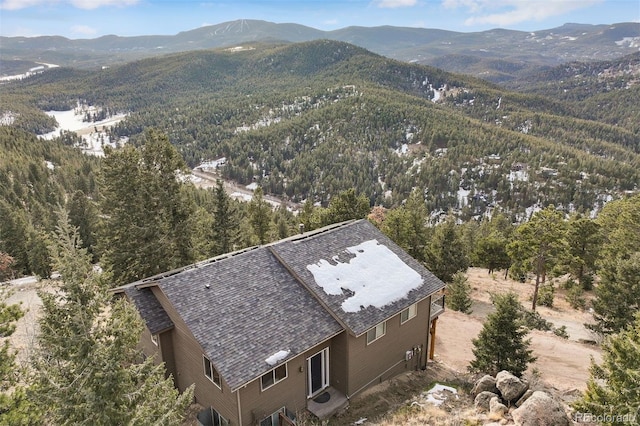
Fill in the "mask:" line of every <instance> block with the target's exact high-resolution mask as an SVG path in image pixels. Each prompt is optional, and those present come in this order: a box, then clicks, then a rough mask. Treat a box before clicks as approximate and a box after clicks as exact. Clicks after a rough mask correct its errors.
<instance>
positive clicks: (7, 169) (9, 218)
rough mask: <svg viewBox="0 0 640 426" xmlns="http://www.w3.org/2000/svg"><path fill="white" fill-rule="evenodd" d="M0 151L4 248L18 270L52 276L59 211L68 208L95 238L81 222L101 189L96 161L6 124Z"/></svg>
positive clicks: (0, 239)
mask: <svg viewBox="0 0 640 426" xmlns="http://www.w3.org/2000/svg"><path fill="white" fill-rule="evenodd" d="M0 153H1V155H0V217H1V218H2V219H1V220H0V222H1V223H0V252H4V253H9V254H10V255H11V256H12V257H13V260H14V263H13V269H14V270H15V271H17V272H18V273H33V274H38V275H40V276H46V277H48V276H49V274H50V273H51V265H50V259H49V255H48V244H49V233H50V232H51V231H53V228H54V226H55V224H56V222H57V218H56V215H55V212H56V211H57V210H59V209H60V208H66V207H69V208H70V209H71V220H72V223H73V224H74V225H75V226H79V227H81V230H82V231H81V232H83V233H82V236H83V239H84V240H85V242H86V243H87V244H88V245H91V244H92V243H93V241H92V239H91V238H90V236H89V235H88V234H87V233H85V232H84V231H86V230H87V227H86V226H84V225H83V224H86V223H87V222H91V221H92V220H95V219H96V217H95V215H96V214H97V213H96V212H95V211H92V210H91V209H90V201H89V200H90V199H91V198H94V197H95V195H96V194H97V182H96V171H97V166H98V161H97V160H96V158H94V157H87V156H86V155H84V154H82V153H81V152H80V151H79V150H77V149H74V148H72V147H69V146H64V145H63V144H61V143H60V142H57V141H53V142H52V141H43V140H40V139H38V138H36V137H35V136H34V135H32V134H30V133H27V132H24V131H22V130H18V129H14V128H11V127H8V126H1V127H0Z"/></svg>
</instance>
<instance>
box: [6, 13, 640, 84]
mask: <svg viewBox="0 0 640 426" xmlns="http://www.w3.org/2000/svg"><path fill="white" fill-rule="evenodd" d="M317 39H329V40H336V41H344V42H348V43H351V44H355V45H357V46H360V47H363V48H365V49H367V50H370V51H372V52H375V53H378V54H381V55H383V56H387V57H390V58H392V59H398V60H401V61H405V62H417V63H421V64H424V65H434V66H439V65H440V66H443V65H445V66H447V68H445V69H446V70H447V71H453V72H458V73H460V72H462V73H467V74H472V75H475V76H478V77H481V78H484V79H487V80H490V81H494V82H503V81H509V80H512V79H513V78H515V77H516V76H518V75H523V74H525V73H530V72H531V70H532V69H536V68H541V67H548V66H554V65H558V64H560V63H564V62H570V61H573V60H603V59H611V58H616V57H619V56H623V55H625V54H629V53H633V52H636V51H638V47H640V23H633V22H627V23H617V24H612V25H604V24H603V25H590V24H565V25H563V26H561V27H557V28H552V29H547V30H540V31H536V32H524V31H515V30H504V29H492V30H487V31H482V32H470V33H462V32H455V31H448V30H440V29H425V28H412V27H395V26H378V27H360V26H350V27H345V28H341V29H337V30H332V31H323V30H318V29H315V28H311V27H307V26H304V25H300V24H295V23H284V24H280V23H273V22H268V21H260V20H243V19H240V20H236V21H229V22H223V23H219V24H216V25H210V26H206V27H201V28H197V29H193V30H188V31H182V32H180V33H178V34H176V35H157V36H153V35H148V36H135V37H120V36H114V35H107V36H102V37H98V38H95V39H67V38H65V37H60V36H43V37H33V38H29V37H0V56H1V57H2V58H4V61H8V60H25V59H28V60H32V61H35V62H37V61H41V62H42V61H46V62H50V63H57V64H58V65H64V66H74V67H81V68H97V67H101V66H110V65H114V64H116V63H124V62H129V61H131V60H135V59H141V58H143V57H149V56H155V55H158V54H166V53H178V52H183V51H189V50H199V49H210V48H220V47H232V46H237V45H239V44H243V43H250V42H260V41H268V42H275V41H280V42H289V43H297V42H303V41H311V40H317ZM451 55H466V56H470V57H474V58H477V59H478V61H477V63H476V64H475V66H474V67H472V68H471V69H466V68H464V64H456V63H452V62H446V61H444V60H443V58H446V57H450V56H451ZM496 61H501V62H496ZM505 68H507V69H508V68H513V69H512V70H507V71H505V70H504V69H505ZM0 73H1V71H0Z"/></svg>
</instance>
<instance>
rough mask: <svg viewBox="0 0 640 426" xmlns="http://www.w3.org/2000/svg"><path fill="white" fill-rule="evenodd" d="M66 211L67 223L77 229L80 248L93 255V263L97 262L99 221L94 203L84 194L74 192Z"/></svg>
mask: <svg viewBox="0 0 640 426" xmlns="http://www.w3.org/2000/svg"><path fill="white" fill-rule="evenodd" d="M68 210H69V221H70V223H71V225H72V226H73V227H75V228H78V234H79V237H80V239H81V241H82V246H83V247H84V248H86V249H87V251H88V252H89V253H91V254H92V255H93V260H94V261H95V260H97V256H96V253H95V245H96V233H97V231H98V223H99V220H98V211H97V208H96V206H95V203H94V202H93V201H92V200H90V199H89V197H87V195H86V194H85V193H84V192H82V191H76V192H75V193H74V194H73V197H72V198H71V202H70V203H69V207H68Z"/></svg>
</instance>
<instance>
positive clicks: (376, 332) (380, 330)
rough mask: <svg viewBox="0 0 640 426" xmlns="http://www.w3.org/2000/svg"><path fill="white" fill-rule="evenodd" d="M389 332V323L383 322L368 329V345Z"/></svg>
mask: <svg viewBox="0 0 640 426" xmlns="http://www.w3.org/2000/svg"><path fill="white" fill-rule="evenodd" d="M386 332H387V323H386V322H381V323H380V324H378V325H376V326H375V327H373V328H372V329H371V330H369V331H367V345H368V344H370V343H373V342H374V341H376V340H378V339H379V338H381V337H382V336H384V334H385V333H386Z"/></svg>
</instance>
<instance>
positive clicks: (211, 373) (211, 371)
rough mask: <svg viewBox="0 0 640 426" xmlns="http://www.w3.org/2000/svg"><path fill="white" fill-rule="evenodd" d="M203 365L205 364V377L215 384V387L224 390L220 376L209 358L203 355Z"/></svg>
mask: <svg viewBox="0 0 640 426" xmlns="http://www.w3.org/2000/svg"><path fill="white" fill-rule="evenodd" d="M202 363H203V364H204V375H205V376H207V378H208V379H209V380H211V381H212V382H213V384H214V385H216V386H217V387H219V388H220V389H222V383H221V381H220V374H219V373H218V370H216V369H215V367H214V366H213V364H211V361H209V358H207V357H206V356H204V355H202Z"/></svg>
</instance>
